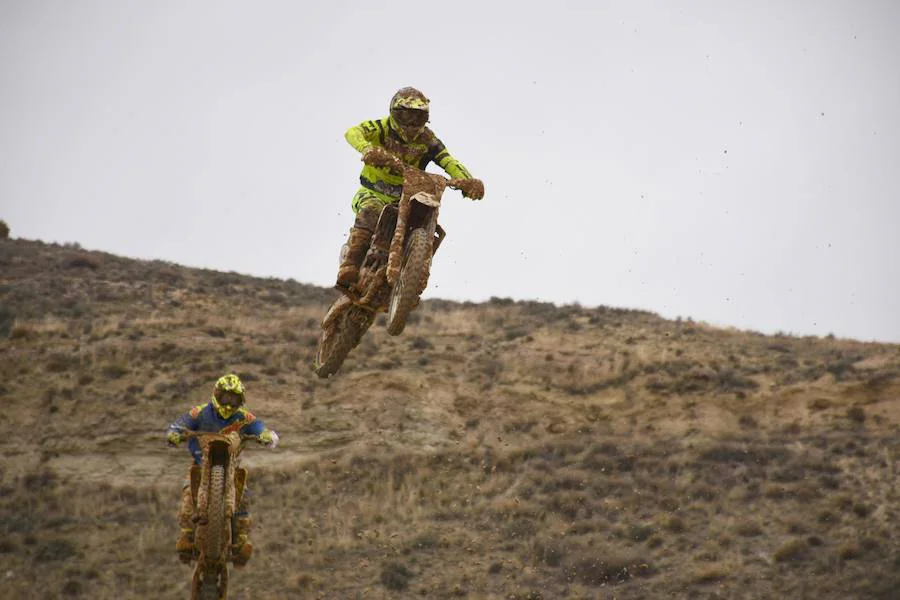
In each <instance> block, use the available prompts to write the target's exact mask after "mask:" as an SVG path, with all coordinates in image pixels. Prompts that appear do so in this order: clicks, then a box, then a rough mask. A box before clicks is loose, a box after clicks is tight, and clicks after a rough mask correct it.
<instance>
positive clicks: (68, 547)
mask: <svg viewBox="0 0 900 600" xmlns="http://www.w3.org/2000/svg"><path fill="white" fill-rule="evenodd" d="M75 552H76V550H75V545H74V544H72V542H70V541H69V540H67V539H64V538H57V539H52V540H47V541H45V542H41V543H40V544H38V547H37V549H36V550H35V553H34V560H35V562H50V561H55V560H66V559H67V558H69V557H72V556H74V555H75Z"/></svg>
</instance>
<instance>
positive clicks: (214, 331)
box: [205, 327, 225, 338]
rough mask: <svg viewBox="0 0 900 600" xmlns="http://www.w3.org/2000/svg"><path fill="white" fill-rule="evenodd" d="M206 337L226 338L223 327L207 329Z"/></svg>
mask: <svg viewBox="0 0 900 600" xmlns="http://www.w3.org/2000/svg"><path fill="white" fill-rule="evenodd" d="M205 333H206V335H208V336H209V337H214V338H224V337H225V330H224V329H222V328H221V327H207V328H206V330H205Z"/></svg>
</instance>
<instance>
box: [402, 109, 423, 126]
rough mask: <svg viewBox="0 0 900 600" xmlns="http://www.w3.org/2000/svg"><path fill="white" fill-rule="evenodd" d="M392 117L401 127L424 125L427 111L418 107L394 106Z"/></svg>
mask: <svg viewBox="0 0 900 600" xmlns="http://www.w3.org/2000/svg"><path fill="white" fill-rule="evenodd" d="M394 119H395V120H396V121H397V124H398V125H400V126H401V127H424V126H425V123H427V122H428V111H427V110H421V109H418V108H395V109H394Z"/></svg>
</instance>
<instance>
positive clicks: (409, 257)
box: [387, 228, 432, 335]
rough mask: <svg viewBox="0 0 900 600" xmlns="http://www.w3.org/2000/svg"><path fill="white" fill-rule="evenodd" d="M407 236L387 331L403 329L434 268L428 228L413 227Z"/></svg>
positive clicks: (394, 332) (390, 307)
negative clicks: (432, 266) (432, 267)
mask: <svg viewBox="0 0 900 600" xmlns="http://www.w3.org/2000/svg"><path fill="white" fill-rule="evenodd" d="M407 240H408V241H407V246H406V253H405V256H404V257H403V267H402V268H401V270H400V277H398V278H397V282H396V283H394V288H393V289H392V290H391V301H390V305H389V306H388V317H387V331H388V333H389V334H391V335H400V334H401V333H403V330H404V329H405V328H406V319H407V318H408V317H409V313H411V312H412V310H413V308H415V306H416V304H417V303H418V301H419V296H420V295H421V294H422V292H423V291H425V286H426V285H427V284H428V273H429V271H430V269H431V250H432V240H431V238H430V236H429V235H428V232H427V231H425V230H424V229H421V228H420V229H413V230H412V231H411V232H410V233H409V237H408V238H407Z"/></svg>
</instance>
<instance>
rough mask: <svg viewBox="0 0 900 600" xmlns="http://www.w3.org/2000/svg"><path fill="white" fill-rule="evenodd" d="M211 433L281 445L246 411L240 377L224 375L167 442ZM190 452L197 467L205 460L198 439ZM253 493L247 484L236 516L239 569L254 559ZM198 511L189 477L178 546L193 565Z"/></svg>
mask: <svg viewBox="0 0 900 600" xmlns="http://www.w3.org/2000/svg"><path fill="white" fill-rule="evenodd" d="M186 429H189V430H191V431H208V432H215V433H231V432H239V433H240V434H241V435H249V436H256V438H257V439H258V440H259V442H260V443H261V444H265V445H266V446H267V447H269V448H275V446H277V445H278V434H277V433H275V432H274V431H272V430H271V429H268V428H267V427H266V426H265V424H263V422H262V421H260V420H259V419H257V418H256V417H255V416H253V413H251V412H250V411H248V410H247V409H246V408H244V384H243V383H242V382H241V380H240V379H239V378H238V376H237V375H234V374H229V375H223V376H222V377H220V378H219V379H218V380H217V381H216V385H215V387H214V388H213V395H212V398H210V400H209V402H207V403H206V404H200V405H198V406H195V407H194V408H192V409H191V410H190V411H189V412H187V413H185V414H183V415H182V416H181V417H179V418H178V419H177V420H176V421H175V422H174V423H172V424H171V425H169V427H168V430H167V434H166V440H167V441H168V443H169V445H171V446H175V445H178V444H179V443H181V442H182V441H183V440H184V437H183V435H182V431H184V430H186ZM188 451H189V452H190V453H191V455H192V456H193V458H194V464H197V465H199V464H200V462H201V460H202V457H203V455H202V451H201V449H200V443H199V441H198V440H197V439H196V438H191V439H189V440H188ZM248 492H249V490H248V489H247V485H246V483H245V485H244V494H243V497H242V499H241V503H240V505H239V506H238V507H237V510H236V512H235V514H234V531H235V539H234V540H233V543H232V556H233V562H234V564H235V566H243V565H245V564H247V561H248V560H250V556H251V554H252V553H253V544H252V543H251V542H250V537H249V536H250V511H249V508H250V507H249V493H248ZM193 512H194V505H193V500H192V498H191V477H190V470H188V477H187V479H186V481H185V483H184V487H183V488H182V490H181V505H180V507H179V510H178V524H179V526H180V527H181V534H180V535H179V536H178V541H177V542H176V543H175V550H176V551H177V552H178V555H179V557H180V558H181V560H182V562H190V560H191V558H192V556H193V549H194V523H193V521H192V520H191V517H192V516H193Z"/></svg>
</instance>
